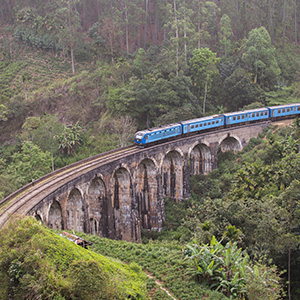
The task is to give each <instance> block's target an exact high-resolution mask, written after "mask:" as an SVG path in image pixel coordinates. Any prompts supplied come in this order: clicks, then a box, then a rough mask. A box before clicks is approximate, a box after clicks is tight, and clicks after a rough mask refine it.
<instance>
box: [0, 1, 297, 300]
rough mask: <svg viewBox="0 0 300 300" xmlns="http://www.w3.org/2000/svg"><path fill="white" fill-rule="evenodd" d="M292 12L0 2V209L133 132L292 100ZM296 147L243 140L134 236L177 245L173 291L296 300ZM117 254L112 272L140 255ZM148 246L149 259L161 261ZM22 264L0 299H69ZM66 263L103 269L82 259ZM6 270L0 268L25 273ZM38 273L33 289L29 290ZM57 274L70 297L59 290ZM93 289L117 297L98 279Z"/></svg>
mask: <svg viewBox="0 0 300 300" xmlns="http://www.w3.org/2000/svg"><path fill="white" fill-rule="evenodd" d="M299 14H300V4H299V3H298V2H297V1H290V0H261V1H256V0H255V1H246V0H235V1H233V0H224V1H205V0H172V1H171V0H161V1H157V0H144V1H140V0H121V1H115V0H58V1H35V0H4V1H1V2H0V199H2V198H4V197H5V196H7V195H8V194H10V193H11V192H13V191H14V190H16V189H17V188H19V187H21V186H23V185H24V184H26V183H28V182H30V181H31V180H34V179H36V178H38V177H40V176H42V175H43V174H46V173H48V172H51V170H54V169H57V168H59V167H62V166H64V165H67V164H70V163H72V162H74V161H77V160H80V159H82V158H85V157H88V156H91V155H94V154H98V153H100V152H104V151H107V150H110V149H113V148H116V147H122V146H125V145H127V144H129V143H132V137H133V134H134V132H135V131H136V130H137V129H143V128H146V127H151V126H157V125H161V124H166V123H169V122H178V121H181V120H187V119H190V118H196V117H201V116H204V115H212V114H215V113H222V112H228V111H234V110H240V109H247V108H254V107H255V108H256V107H264V106H267V105H277V104H282V103H292V102H300V101H299V94H300V85H299V82H300V81H299V71H298V70H299V69H300V68H299V66H300V56H299V49H298V48H299V45H298V44H299V29H298V27H299V22H300V19H299ZM299 137H300V134H299V123H295V124H294V125H293V128H287V129H283V130H281V131H275V130H271V131H269V132H266V133H265V135H264V137H263V138H262V139H253V140H252V141H251V143H250V144H249V145H248V146H247V147H246V149H244V151H243V152H242V153H239V154H233V153H220V156H219V168H218V169H217V170H214V171H213V172H212V173H211V174H209V176H197V177H194V178H192V188H193V195H192V197H191V199H189V200H188V201H187V202H182V203H172V202H169V201H168V200H167V199H166V210H167V222H166V224H165V225H166V226H165V228H164V230H163V231H162V232H161V233H155V232H152V233H146V232H145V234H144V242H145V243H147V242H148V241H149V239H150V241H151V240H156V241H155V243H161V242H162V241H164V240H168V241H169V242H170V241H172V243H176V246H174V245H173V246H168V247H169V249H172V251H173V250H174V249H177V250H178V252H177V254H176V255H178V257H177V256H176V255H175V254H174V257H177V258H176V259H175V260H172V259H173V258H174V257H173V258H171V259H170V262H166V265H171V266H174V270H173V271H175V267H176V268H177V269H176V272H177V273H176V274H178V273H179V272H180V271H182V272H183V273H184V274H185V275H184V276H190V277H189V279H187V277H184V278H182V280H181V282H182V283H183V284H185V285H186V286H187V287H192V288H194V284H195V282H197V283H198V284H200V282H202V283H203V282H204V283H205V284H206V285H207V287H208V288H211V289H213V290H214V292H212V293H215V294H214V295H216V296H215V297H216V299H219V298H217V297H219V295H220V293H218V292H217V291H215V290H216V289H217V290H218V291H219V292H221V293H223V295H224V297H226V296H228V297H231V298H243V297H246V298H247V299H277V298H284V297H286V298H289V299H291V295H293V297H292V298H293V299H297V298H299V297H300V296H299V294H300V291H299V289H298V288H297V287H298V286H299V281H300V280H299V275H300V274H299V271H298V270H299V259H298V257H299V250H298V249H299V207H298V205H299V200H300V198H299V194H300V187H299V185H300V184H299V182H298V180H299V178H300V177H299V175H300V174H299V172H300V170H299V165H300V164H299V149H300V148H299ZM27 222H29V221H27ZM29 223H30V222H29ZM31 226H33V227H32V228H35V229H34V230H37V231H38V232H40V231H39V230H41V229H37V228H40V227H38V226H37V225H34V224H31V225H30V224H29V228H31ZM34 232H35V231H34ZM1 234H2V233H1ZM11 234H13V233H11ZM15 234H17V233H15ZM47 234H50V233H49V232H48V233H47ZM51 236H52V235H51ZM6 238H7V239H9V237H5V238H4V240H3V241H4V242H5V241H7V240H6ZM51 240H52V238H51ZM24 241H25V240H24ZM26 241H28V240H27V239H26ZM4 242H3V243H4ZM30 243H31V242H30ZM99 243H100V242H99ZM103 243H104V242H103ZM105 243H106V242H105ZM107 243H110V242H109V241H108V242H107ZM111 243H113V242H111ZM3 245H4V244H3ZM119 245H123V244H118V243H116V244H115V246H114V247H115V248H118V247H119V248H120V247H123V246H119ZM124 245H126V246H124V249H123V250H124V261H127V262H130V261H135V259H137V258H136V257H139V253H136V251H140V253H141V252H143V251H145V253H148V252H146V250H141V249H146V248H140V249H137V248H138V246H139V245H134V246H131V245H129V246H128V245H127V244H124ZM8 246H9V245H8V244H7V247H8ZM18 247H19V246H18ZM111 247H112V246H111ZM130 247H131V249H134V252H130V251H131V250H130V251H129V248H130ZM140 247H147V245H140ZM155 247H156V246H155ZM155 247H154V246H153V249H152V250H151V251H152V252H153V253H150V252H149V253H148V254H147V257H148V256H149V257H150V258H151V257H152V258H153V255H154V256H160V255H161V254H162V255H167V254H165V252H164V251H166V250H163V249H161V250H158V248H155ZM157 247H160V246H157ZM176 247H177V248H176ZM125 248H126V249H127V248H128V252H127V250H126V249H125ZM154 248H155V249H154ZM26 249H27V248H26ZM28 249H29V248H28ZM101 249H102V248H101V247H100V248H99V251H100V252H101V253H102V252H103V251H104V250H103V249H102V250H101ZM112 249H113V247H112ZM182 249H183V251H184V255H182V253H181V254H180V253H179V252H180V251H181V250H182ZM125 250H126V251H125ZM0 251H1V250H0ZM32 251H33V250H30V251H29V252H30V253H31V252H32ZM114 251H115V250H114ZM114 251H112V253H113V252H114ZM147 251H148V250H147ZM170 251H171V250H170ZM174 251H175V250H174ZM160 252H161V253H160ZM32 253H33V252H32ZM103 253H104V252H103ZM112 253H111V254H110V255H111V256H117V255H119V252H118V251H117V250H116V254H112ZM134 253H135V254H134ZM159 253H160V254H159ZM2 254H3V252H1V255H2ZM23 254H24V255H25V252H21V253H20V254H19V255H20V257H18V258H17V256H15V255H18V254H17V253H15V252H14V251H13V250H12V256H11V257H10V259H11V260H10V261H8V260H6V258H5V257H4V256H1V261H0V263H1V264H3V263H4V264H5V263H7V265H6V267H7V266H9V267H8V268H10V267H11V268H12V269H13V268H14V266H15V267H20V266H19V265H18V263H19V262H20V261H19V260H18V259H19V258H20V259H23V260H22V264H23V262H24V263H25V262H26V259H25V256H24V257H21V255H23ZM33 254H34V253H33ZM105 254H108V253H105ZM211 254H213V255H211ZM179 255H181V257H179ZM130 257H131V258H130ZM183 257H185V258H183ZM199 257H202V259H199ZM139 259H141V258H139ZM234 259H236V260H235V261H236V262H237V264H235V263H233V261H232V260H234ZM31 262H32V263H36V264H37V265H36V266H37V270H36V272H35V273H34V274H33V273H28V275H26V276H25V277H24V278H23V277H22V278H21V277H20V280H22V284H21V285H20V286H19V288H20V289H14V287H13V286H9V283H8V282H9V278H8V277H6V281H5V286H4V289H5V290H2V291H1V293H6V295H13V294H11V293H23V292H24V295H27V294H26V293H28V291H27V290H26V285H25V282H30V284H31V286H32V288H33V290H32V291H34V292H35V293H36V292H37V291H40V290H42V289H43V286H42V284H44V283H45V285H47V284H50V283H51V284H54V281H55V284H57V287H58V290H59V291H62V290H63V291H64V292H65V294H61V295H63V297H66V299H67V297H73V298H74V297H75V298H76V297H77V298H78V297H79V298H80V297H81V296H78V295H75V294H74V293H75V292H74V291H73V290H72V285H74V284H75V282H77V281H78V280H79V278H71V277H70V276H69V275H70V274H69V273H68V270H67V269H66V270H64V271H63V272H65V273H63V272H62V270H56V269H55V268H56V266H54V265H51V264H50V262H49V263H48V260H46V262H45V264H47V267H49V270H50V271H49V272H50V273H49V274H46V273H45V274H44V273H39V272H41V270H38V268H39V267H43V268H44V267H45V266H44V265H41V264H42V262H40V261H38V262H36V261H35V256H34V255H33V256H30V255H29V256H28V263H31ZM135 262H136V263H138V264H141V265H143V264H144V262H143V264H142V262H139V261H138V260H136V261H135ZM177 262H178V264H177ZM78 263H79V264H80V263H82V265H84V266H82V268H83V269H85V267H86V265H89V264H93V268H96V269H97V270H98V269H99V270H100V269H101V268H100V267H99V265H98V263H96V262H91V261H90V260H87V261H81V260H79V262H78ZM152 263H153V262H150V261H149V262H147V264H149V265H151V264H152ZM145 264H146V262H145ZM156 264H158V263H157V262H156ZM71 265H72V264H71ZM229 266H230V268H229ZM25 267H26V263H25ZM77 267H78V265H77ZM143 267H144V268H145V269H147V268H146V266H144V265H143ZM74 268H76V263H75V262H74ZM137 268H138V267H137ZM12 269H11V270H10V269H7V268H6V269H5V270H6V271H7V270H8V271H9V272H10V271H11V272H12V273H11V276H21V275H23V273H18V274H15V275H14V274H13V270H12ZM166 269H167V270H169V269H168V268H167V266H166ZM183 269H184V271H183ZM3 270H4V269H3ZM0 271H1V269H0ZM6 271H5V272H6ZM8 271H7V272H6V273H5V276H7V274H10V273H9V272H8ZM149 271H150V272H152V273H155V274H154V275H155V276H156V277H157V278H159V277H160V278H161V280H162V281H163V282H165V284H170V285H172V284H173V283H174V284H175V286H174V285H172V286H170V289H172V291H173V292H174V294H175V295H176V296H177V297H178V298H180V299H185V298H188V296H187V295H192V292H191V290H189V289H188V288H187V290H184V289H183V288H182V286H181V285H180V280H179V282H177V281H176V280H177V279H176V276H175V275H174V276H173V277H172V278H167V277H168V276H169V274H163V273H160V272H163V270H158V269H155V268H154V267H153V270H152V269H151V268H150V269H149ZM54 272H58V277H57V278H56V277H55V278H54V279H55V280H54V279H53V278H52V279H51V278H50V277H51V276H52V275H53V274H54ZM99 272H100V271H99ZM101 272H102V273H101ZM101 272H100V273H99V274H100V275H101V274H102V275H103V276H104V277H105V276H106V275H107V274H106V273H105V271H103V270H102V271H101ZM168 272H172V270H171V269H170V271H168ZM186 272H187V274H186ZM282 272H283V273H282ZM24 274H25V273H24ZM51 274H52V275H51ZM55 274H56V273H55ZM2 275H3V274H2ZM2 275H1V277H2ZM40 275H41V276H42V278H43V282H44V283H43V282H36V278H37V276H40ZM50 275H51V276H50ZM100 275H99V276H100ZM102 275H101V276H102ZM3 276H4V275H3ZM60 276H64V277H66V278H67V279H68V280H67V283H66V284H67V285H68V286H65V285H63V286H62V285H60V284H61V283H60V278H61V277H60ZM68 276H69V277H68ZM78 276H81V275H80V274H79V275H78ZM82 276H83V275H82ZM84 276H85V275H84ZM86 276H89V275H88V274H87V275H86ZM279 276H280V278H281V280H280V278H279ZM104 277H103V278H104ZM177 277H178V278H180V277H179V276H177ZM105 278H106V277H105ZM175 279H176V280H175ZM12 280H13V281H12V282H11V283H12V284H13V283H14V280H15V279H14V278H13V279H12ZM18 280H19V279H18ZM20 280H19V282H21V281H20ZM23 280H24V281H23ZM26 280H28V281H26ZM91 280H92V279H91ZM111 280H112V281H111ZM287 281H288V282H289V283H290V284H288V283H286V282H287ZM105 282H106V283H105V284H107V287H109V286H111V285H115V284H116V285H118V283H116V282H115V281H114V280H113V279H111V278H108V277H107V279H106V281H105ZM152 283H153V282H152ZM271 283H272V284H274V285H273V286H272V284H271ZM251 284H252V285H251ZM148 285H149V286H151V283H150V284H148ZM35 287H36V289H35ZM202 287H203V286H202V285H199V287H198V288H199V290H200V289H202ZM282 288H284V289H285V293H286V295H284V293H283V292H282ZM150 289H151V287H150ZM108 290H109V288H108ZM47 291H49V290H48V289H47V288H45V292H47ZM71 292H72V293H73V294H70V293H71ZM77 292H78V291H77ZM83 292H85V288H83ZM152 292H153V293H154V295H155V296H153V298H156V299H160V298H159V297H161V299H167V296H166V295H163V296H162V295H160V296H158V294H159V293H162V292H161V291H160V290H155V288H154V289H153V291H152ZM250 292H252V294H251V293H250ZM7 293H8V294H7ZM95 293H97V291H95ZM199 293H200V294H202V295H204V296H205V295H207V293H208V292H207V289H205V290H203V292H199ZM16 295H17V294H16ZM211 295H213V294H211ZM211 295H210V297H211V299H214V298H213V297H214V296H211ZM45 297H50V296H49V295H48V294H47V295H45ZM51 297H56V295H54V294H53V295H52V296H51ZM57 297H58V298H57V299H60V298H59V297H60V296H57ZM99 297H100V296H99ZM101 297H102V296H101ZM184 297H185V298H184ZM195 297H196V296H195ZM221 297H222V295H221ZM100 299H101V298H100ZM188 299H189V298H188Z"/></svg>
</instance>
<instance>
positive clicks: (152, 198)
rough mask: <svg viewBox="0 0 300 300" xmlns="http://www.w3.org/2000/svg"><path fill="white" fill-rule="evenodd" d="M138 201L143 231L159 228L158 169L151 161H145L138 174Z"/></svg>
mask: <svg viewBox="0 0 300 300" xmlns="http://www.w3.org/2000/svg"><path fill="white" fill-rule="evenodd" d="M136 199H137V206H138V214H139V219H140V220H141V226H142V228H143V229H148V230H149V229H151V228H158V220H157V214H156V208H157V200H158V184H157V168H156V166H155V163H154V162H153V161H152V160H151V159H144V160H143V161H141V162H140V163H139V165H138V168H137V173H136Z"/></svg>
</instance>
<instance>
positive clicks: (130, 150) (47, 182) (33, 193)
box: [0, 146, 143, 228]
mask: <svg viewBox="0 0 300 300" xmlns="http://www.w3.org/2000/svg"><path fill="white" fill-rule="evenodd" d="M140 151H143V150H142V149H137V148H136V147H135V146H129V147H126V148H121V149H116V150H113V151H110V152H106V153H103V154H100V155H97V156H94V157H91V158H88V159H85V160H83V161H80V162H77V163H75V164H72V165H69V166H68V167H64V168H62V169H59V170H57V171H55V172H53V173H50V174H48V175H45V176H44V177H41V178H40V179H38V180H36V181H34V182H33V183H31V184H28V185H26V186H25V187H23V188H21V189H19V190H18V191H17V192H15V193H13V194H12V195H10V196H9V197H7V198H5V199H4V200H2V201H1V203H0V205H1V207H0V228H1V227H2V226H4V225H5V223H6V222H7V221H8V220H9V218H10V217H11V216H12V215H14V214H19V215H25V214H27V213H28V212H29V210H30V209H31V208H32V207H33V206H34V205H36V204H38V203H39V202H40V201H41V200H43V199H44V198H45V197H46V196H47V195H49V194H51V193H53V192H55V191H56V190H57V189H58V188H60V187H62V186H63V185H65V184H67V183H68V182H71V181H72V180H73V179H75V178H76V177H78V176H80V175H83V174H86V173H88V172H89V171H91V170H93V169H96V168H98V167H100V166H102V165H103V164H106V163H108V162H112V161H114V160H117V159H120V158H122V157H125V156H127V155H131V154H134V153H137V152H140Z"/></svg>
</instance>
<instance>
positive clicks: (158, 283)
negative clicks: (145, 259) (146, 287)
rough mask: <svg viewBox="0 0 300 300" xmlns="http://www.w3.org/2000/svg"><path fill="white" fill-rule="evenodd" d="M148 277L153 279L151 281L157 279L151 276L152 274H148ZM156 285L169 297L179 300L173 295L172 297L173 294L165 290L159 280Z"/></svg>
mask: <svg viewBox="0 0 300 300" xmlns="http://www.w3.org/2000/svg"><path fill="white" fill-rule="evenodd" d="M146 275H147V276H148V277H149V278H151V279H153V278H154V279H155V277H154V276H152V275H150V274H147V273H146ZM155 283H156V284H157V285H158V286H159V288H160V289H161V290H163V291H164V292H166V293H167V295H168V296H169V297H171V298H172V299H173V300H177V299H176V298H174V297H173V295H171V293H170V292H169V291H168V290H167V289H166V288H164V287H163V286H162V283H161V282H160V281H159V280H157V279H156V280H155Z"/></svg>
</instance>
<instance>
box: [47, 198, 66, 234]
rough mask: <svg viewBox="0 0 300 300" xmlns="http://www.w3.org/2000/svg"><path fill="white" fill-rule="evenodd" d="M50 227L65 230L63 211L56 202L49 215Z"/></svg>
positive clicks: (52, 205)
mask: <svg viewBox="0 0 300 300" xmlns="http://www.w3.org/2000/svg"><path fill="white" fill-rule="evenodd" d="M48 227H50V228H52V229H63V226H62V210H61V206H60V204H59V203H58V202H57V201H56V200H54V201H53V202H52V204H51V206H50V210H49V214H48Z"/></svg>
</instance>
